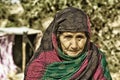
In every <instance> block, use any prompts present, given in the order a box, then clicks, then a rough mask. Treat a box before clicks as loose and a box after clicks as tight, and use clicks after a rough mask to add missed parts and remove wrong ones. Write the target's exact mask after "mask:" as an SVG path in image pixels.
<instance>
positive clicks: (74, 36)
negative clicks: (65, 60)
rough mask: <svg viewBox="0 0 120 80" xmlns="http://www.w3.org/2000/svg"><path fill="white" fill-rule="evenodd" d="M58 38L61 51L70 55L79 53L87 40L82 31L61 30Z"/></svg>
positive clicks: (73, 55)
mask: <svg viewBox="0 0 120 80" xmlns="http://www.w3.org/2000/svg"><path fill="white" fill-rule="evenodd" d="M59 39H60V43H61V48H62V50H63V52H64V53H65V54H67V55H69V56H71V57H75V56H77V55H78V54H80V53H81V52H82V51H83V49H84V47H85V44H86V41H87V37H86V35H85V33H84V32H63V33H62V34H61V35H60V37H59Z"/></svg>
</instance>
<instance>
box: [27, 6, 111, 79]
mask: <svg viewBox="0 0 120 80" xmlns="http://www.w3.org/2000/svg"><path fill="white" fill-rule="evenodd" d="M67 31H69V32H85V33H87V34H88V36H87V37H88V40H87V42H86V46H85V49H84V51H83V52H82V53H81V54H79V55H77V56H76V57H70V56H68V55H66V54H64V53H63V51H62V50H61V48H60V47H59V46H58V41H57V40H58V39H57V34H58V33H59V32H67ZM89 38H90V24H89V19H88V17H87V15H86V14H85V13H84V12H83V11H82V10H80V9H77V8H74V7H68V8H65V9H63V10H61V11H60V12H58V13H57V14H56V15H55V17H54V20H53V21H52V22H51V24H50V26H49V27H48V28H47V29H46V31H45V33H44V35H43V38H42V41H41V45H40V47H39V49H38V52H36V53H35V54H34V56H33V57H32V59H31V60H30V62H29V63H28V65H27V67H26V71H25V80H111V76H110V73H109V70H108V68H107V62H106V59H105V56H104V54H103V53H102V52H101V51H100V50H99V49H98V48H97V47H96V46H95V45H94V44H93V43H92V42H90V41H89Z"/></svg>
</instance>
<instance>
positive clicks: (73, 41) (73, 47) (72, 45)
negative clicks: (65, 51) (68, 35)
mask: <svg viewBox="0 0 120 80" xmlns="http://www.w3.org/2000/svg"><path fill="white" fill-rule="evenodd" d="M77 47H78V44H77V41H76V40H75V39H73V40H72V41H71V48H72V49H77Z"/></svg>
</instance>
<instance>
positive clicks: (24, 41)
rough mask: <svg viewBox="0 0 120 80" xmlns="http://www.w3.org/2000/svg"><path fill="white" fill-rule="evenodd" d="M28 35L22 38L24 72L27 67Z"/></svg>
mask: <svg viewBox="0 0 120 80" xmlns="http://www.w3.org/2000/svg"><path fill="white" fill-rule="evenodd" d="M25 35H26V33H24V34H23V37H22V71H23V72H24V70H25V66H26V36H25Z"/></svg>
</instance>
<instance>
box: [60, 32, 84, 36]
mask: <svg viewBox="0 0 120 80" xmlns="http://www.w3.org/2000/svg"><path fill="white" fill-rule="evenodd" d="M62 34H63V35H85V32H63V33H62Z"/></svg>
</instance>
